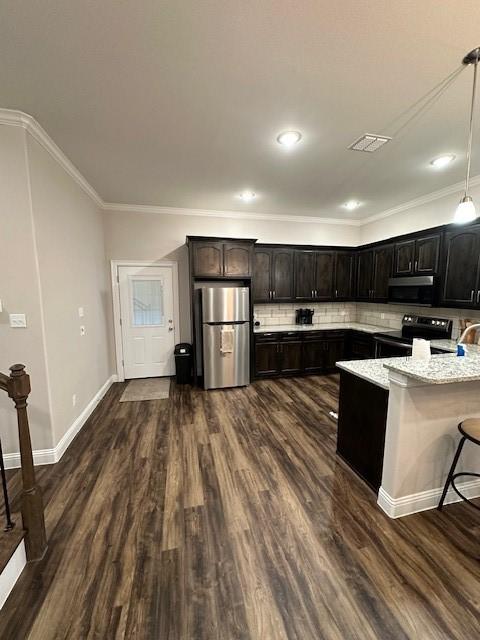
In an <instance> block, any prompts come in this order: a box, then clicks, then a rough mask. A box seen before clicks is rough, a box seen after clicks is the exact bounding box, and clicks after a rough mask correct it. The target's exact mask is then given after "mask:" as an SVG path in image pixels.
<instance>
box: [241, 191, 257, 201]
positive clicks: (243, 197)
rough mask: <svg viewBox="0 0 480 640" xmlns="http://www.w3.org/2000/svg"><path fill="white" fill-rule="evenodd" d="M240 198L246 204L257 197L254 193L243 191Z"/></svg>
mask: <svg viewBox="0 0 480 640" xmlns="http://www.w3.org/2000/svg"><path fill="white" fill-rule="evenodd" d="M238 197H239V198H240V200H243V201H244V202H251V201H252V200H253V199H254V198H256V195H255V193H254V192H253V191H248V190H247V191H242V193H240V194H239V196H238Z"/></svg>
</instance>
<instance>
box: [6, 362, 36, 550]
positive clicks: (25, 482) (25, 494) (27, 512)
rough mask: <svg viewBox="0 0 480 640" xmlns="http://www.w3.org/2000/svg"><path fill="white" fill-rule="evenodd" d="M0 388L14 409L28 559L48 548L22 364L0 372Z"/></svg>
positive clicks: (26, 384) (27, 391)
mask: <svg viewBox="0 0 480 640" xmlns="http://www.w3.org/2000/svg"><path fill="white" fill-rule="evenodd" d="M0 389H2V390H3V391H6V393H7V394H8V396H9V397H10V398H11V399H12V400H13V402H14V404H15V409H16V411H17V423H18V440H19V445H20V460H21V467H22V501H21V511H22V522H23V528H24V529H25V551H26V555H27V560H29V561H32V560H40V559H41V558H42V557H43V556H44V554H45V551H46V549H47V535H46V532H45V517H44V513H43V499H42V494H41V491H40V488H39V487H38V485H37V483H36V480H35V469H34V466H33V455H32V442H31V439H30V427H29V424H28V414H27V399H28V396H29V394H30V390H31V387H30V376H29V375H28V374H27V373H26V371H25V365H23V364H14V365H12V366H11V367H10V375H9V376H7V375H5V374H4V373H0Z"/></svg>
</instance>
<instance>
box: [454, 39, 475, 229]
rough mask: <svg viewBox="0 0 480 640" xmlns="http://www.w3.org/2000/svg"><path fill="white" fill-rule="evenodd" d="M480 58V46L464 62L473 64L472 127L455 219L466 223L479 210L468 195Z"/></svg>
mask: <svg viewBox="0 0 480 640" xmlns="http://www.w3.org/2000/svg"><path fill="white" fill-rule="evenodd" d="M479 60H480V47H477V48H476V49H473V50H472V51H470V53H468V54H467V55H466V56H465V58H464V59H463V64H465V65H467V64H473V65H474V69H473V88H472V102H471V107H470V127H469V131H468V146H467V174H466V176H465V195H464V196H463V198H462V199H461V200H460V204H459V205H458V207H457V209H456V211H455V216H454V218H453V221H454V222H456V223H458V224H465V223H466V222H472V221H473V220H475V218H476V217H477V211H476V209H475V205H474V204H473V200H472V198H471V196H469V195H468V187H469V182H470V165H471V161H472V142H473V115H474V111H475V92H476V89H477V69H478V62H479Z"/></svg>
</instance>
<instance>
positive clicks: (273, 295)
mask: <svg viewBox="0 0 480 640" xmlns="http://www.w3.org/2000/svg"><path fill="white" fill-rule="evenodd" d="M272 298H275V289H274V290H273V291H272Z"/></svg>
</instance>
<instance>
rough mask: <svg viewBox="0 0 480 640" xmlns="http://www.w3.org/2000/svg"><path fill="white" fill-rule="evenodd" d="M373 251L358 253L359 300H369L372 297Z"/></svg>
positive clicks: (357, 294)
mask: <svg viewBox="0 0 480 640" xmlns="http://www.w3.org/2000/svg"><path fill="white" fill-rule="evenodd" d="M372 280H373V251H372V250H369V251H360V252H359V253H357V292H356V298H357V300H362V301H365V302H368V301H369V300H371V298H372Z"/></svg>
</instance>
